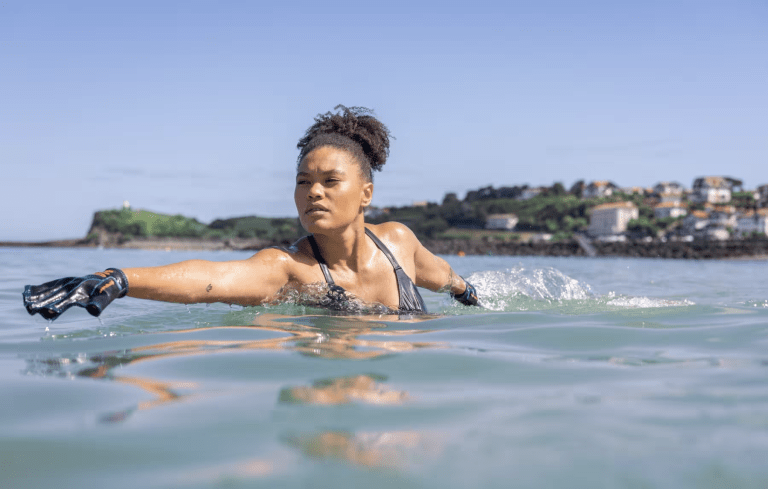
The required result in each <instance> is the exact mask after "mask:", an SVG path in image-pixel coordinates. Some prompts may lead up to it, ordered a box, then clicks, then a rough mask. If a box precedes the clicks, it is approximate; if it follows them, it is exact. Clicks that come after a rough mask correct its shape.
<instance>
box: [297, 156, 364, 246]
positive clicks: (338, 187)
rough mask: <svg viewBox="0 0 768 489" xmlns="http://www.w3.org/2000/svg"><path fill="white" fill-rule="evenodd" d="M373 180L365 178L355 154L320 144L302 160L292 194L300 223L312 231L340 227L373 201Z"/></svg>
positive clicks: (343, 226) (317, 231) (320, 231)
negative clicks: (369, 180)
mask: <svg viewBox="0 0 768 489" xmlns="http://www.w3.org/2000/svg"><path fill="white" fill-rule="evenodd" d="M372 196H373V183H371V182H367V181H365V179H364V178H363V177H362V175H361V171H360V167H359V164H358V163H357V161H356V160H355V158H354V157H353V156H352V155H351V154H350V153H348V152H347V151H344V150H342V149H338V148H334V147H333V146H321V147H319V148H317V149H314V150H312V152H310V153H309V154H308V155H306V156H305V157H304V159H303V160H301V164H300V165H299V169H298V171H297V173H296V189H295V190H294V193H293V198H294V200H295V201H296V210H297V211H298V213H299V219H300V220H301V225H302V226H303V227H304V229H306V230H307V231H308V232H310V233H319V234H324V232H327V231H333V230H341V229H343V228H345V227H347V226H349V225H350V224H352V223H353V222H354V221H355V220H356V219H358V218H360V216H361V214H362V212H363V209H364V208H365V207H366V206H367V205H369V204H370V203H371V197H372Z"/></svg>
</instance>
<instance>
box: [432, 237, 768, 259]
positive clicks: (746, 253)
mask: <svg viewBox="0 0 768 489" xmlns="http://www.w3.org/2000/svg"><path fill="white" fill-rule="evenodd" d="M591 245H592V247H593V248H594V251H595V256H598V257H606V256H615V257H633V258H679V259H735V258H738V259H766V258H768V239H765V238H762V239H743V240H741V239H740V240H727V241H691V242H681V241H672V242H665V243H664V242H651V243H647V242H643V241H627V242H616V243H599V242H594V243H591ZM424 246H426V247H427V248H428V249H429V250H431V251H432V252H433V253H439V254H446V255H456V254H465V255H513V256H514V255H523V256H526V255H528V256H530V255H534V256H583V257H586V256H589V255H588V253H587V251H586V250H585V249H584V248H583V247H582V246H581V245H579V243H578V242H577V241H576V240H569V241H558V242H555V243H547V242H544V243H532V242H529V243H519V242H498V241H494V240H426V241H424Z"/></svg>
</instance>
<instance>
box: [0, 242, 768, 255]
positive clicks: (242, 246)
mask: <svg viewBox="0 0 768 489" xmlns="http://www.w3.org/2000/svg"><path fill="white" fill-rule="evenodd" d="M423 243H424V246H426V247H427V249H429V250H430V251H432V252H433V253H437V254H444V255H507V256H516V255H519V256H581V257H587V256H589V254H588V253H587V251H585V249H584V248H583V247H582V246H581V245H579V243H578V242H577V241H575V240H569V241H558V242H554V243H550V242H536V243H534V242H527V243H521V242H515V241H498V240H494V239H487V238H483V239H431V240H429V239H428V240H424V241H423ZM289 244H290V243H287V242H281V243H275V242H271V241H265V240H261V239H258V238H249V239H241V238H234V239H226V240H214V239H210V240H204V239H195V238H142V239H131V240H127V241H124V242H119V241H107V242H102V245H101V246H102V247H104V248H117V249H143V250H165V251H257V250H260V249H263V248H267V247H269V246H286V245H289ZM591 245H592V247H593V248H594V251H595V256H598V257H606V256H615V257H636V258H677V259H768V239H766V238H754V239H740V240H727V241H691V242H680V241H677V242H666V243H663V242H651V243H647V242H642V241H627V242H616V243H599V242H593V243H591ZM98 246H99V245H98V244H97V243H95V242H94V241H89V240H85V239H79V240H78V239H70V240H56V241H45V242H0V248H7V247H24V248H33V247H34V248H96V247H98Z"/></svg>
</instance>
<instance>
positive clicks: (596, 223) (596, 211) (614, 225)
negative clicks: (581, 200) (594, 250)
mask: <svg viewBox="0 0 768 489" xmlns="http://www.w3.org/2000/svg"><path fill="white" fill-rule="evenodd" d="M638 217H640V211H638V209H637V206H635V204H633V203H632V202H613V203H610V204H601V205H598V206H595V207H593V208H592V211H591V213H590V215H589V229H588V230H587V232H588V233H589V234H590V235H592V236H610V235H616V234H621V233H624V232H625V231H626V230H627V224H629V221H631V220H632V219H637V218H638Z"/></svg>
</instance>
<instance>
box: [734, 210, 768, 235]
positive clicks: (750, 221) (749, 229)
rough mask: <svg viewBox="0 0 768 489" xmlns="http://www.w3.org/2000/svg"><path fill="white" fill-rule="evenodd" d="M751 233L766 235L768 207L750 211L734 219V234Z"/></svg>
mask: <svg viewBox="0 0 768 489" xmlns="http://www.w3.org/2000/svg"><path fill="white" fill-rule="evenodd" d="M752 233H759V234H763V235H768V209H758V210H757V212H754V211H750V212H748V213H746V214H743V215H741V216H739V218H738V219H737V220H736V234H738V235H739V236H749V235H751V234H752Z"/></svg>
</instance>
